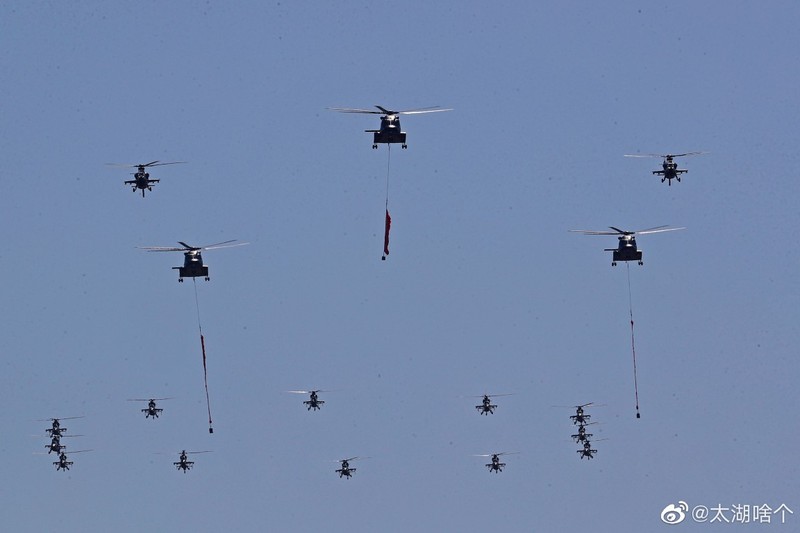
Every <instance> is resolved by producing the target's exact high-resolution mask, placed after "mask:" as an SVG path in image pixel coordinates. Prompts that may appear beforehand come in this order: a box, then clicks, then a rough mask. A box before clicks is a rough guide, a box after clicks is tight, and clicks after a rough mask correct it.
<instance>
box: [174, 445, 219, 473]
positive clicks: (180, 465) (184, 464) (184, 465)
mask: <svg viewBox="0 0 800 533" xmlns="http://www.w3.org/2000/svg"><path fill="white" fill-rule="evenodd" d="M210 451H211V450H203V451H200V452H187V451H186V450H181V454H180V457H178V461H177V462H174V463H172V464H174V465H175V468H177V469H178V470H183V473H184V474H185V473H186V471H187V470H191V468H192V466H194V461H189V454H190V453H209V452H210Z"/></svg>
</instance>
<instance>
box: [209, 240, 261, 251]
mask: <svg viewBox="0 0 800 533" xmlns="http://www.w3.org/2000/svg"><path fill="white" fill-rule="evenodd" d="M231 243H235V244H231ZM247 244H250V243H249V242H237V240H236V239H233V240H230V241H224V242H218V243H216V244H209V245H208V246H203V247H201V248H200V250H217V249H219V248H234V247H236V246H245V245H247Z"/></svg>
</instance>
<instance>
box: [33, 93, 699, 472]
mask: <svg viewBox="0 0 800 533" xmlns="http://www.w3.org/2000/svg"><path fill="white" fill-rule="evenodd" d="M375 108H376V109H377V110H372V109H361V108H343V107H335V108H329V109H330V110H333V111H337V112H341V113H358V114H375V115H380V128H379V129H374V130H365V132H367V133H372V134H373V144H372V148H373V149H377V148H378V145H379V144H387V145H391V144H400V145H401V148H402V149H407V148H408V145H407V134H406V132H404V131H402V128H401V126H400V116H401V115H415V114H428V113H437V112H444V111H451V110H452V109H449V108H441V107H440V106H433V107H425V108H416V109H406V110H401V111H396V110H391V109H388V108H386V107H382V106H377V105H376V106H375ZM703 153H705V152H686V153H681V154H664V155H661V154H642V155H631V154H626V157H661V158H662V159H663V162H662V168H661V170H654V171H653V174H654V175H657V176H660V177H661V181H662V183H663V182H664V181H667V182H668V185H670V186H671V185H672V180H673V179H674V180H676V181H677V182H679V183H680V181H681V175H683V174H685V173H687V172H688V170H687V169H680V168H678V164H677V162H675V158H678V157H684V156H693V155H700V154H703ZM181 163H185V161H168V162H161V161H158V160H154V161H151V162H149V163H143V164H134V165H120V164H111V165H114V166H122V167H126V168H136V172H134V173H133V176H134V179H132V180H126V181H125V182H124V183H125V184H126V185H129V186H131V187H132V190H133V192H136V191H137V190H140V191H141V193H142V197H143V198H144V197H145V191H152V190H153V185H155V184H157V183H159V182H160V180H159V179H155V178H151V177H150V174H149V172H148V169H150V168H152V167H157V166H163V165H174V164H181ZM387 184H388V181H387ZM386 219H387V222H386V230H385V233H386V236H385V244H384V248H385V252H384V257H383V259H385V256H386V255H387V254H388V233H389V221H390V218H389V213H388V185H387V211H386ZM609 229H610V230H611V231H605V230H602V231H593V230H570V231H572V232H578V233H582V234H585V235H611V236H616V237H617V238H618V240H619V244H618V246H617V248H608V249H605V251H610V252H612V253H613V255H612V266H616V264H617V263H618V262H630V261H637V262H638V263H639V265H642V264H643V261H642V255H643V254H642V250H640V249H639V248H638V247H637V243H636V236H637V235H646V234H653V233H661V232H667V231H676V230H681V229H685V228H673V227H669V226H656V227H653V228H648V229H644V230H635V231H629V230H623V229H620V228H617V227H614V226H610V227H609ZM178 244H179V245H180V247H175V246H145V247H139V248H140V249H143V250H146V251H149V252H182V253H183V254H184V264H183V266H176V267H172V268H173V270H178V281H179V282H183V281H184V279H185V278H193V279H194V278H198V277H201V278H204V279H205V280H206V281H209V280H210V277H209V268H208V266H207V265H205V264H204V263H203V258H202V255H201V252H203V251H207V250H215V249H221V248H231V247H237V246H243V245H246V244H248V243H246V242H238V241H237V240H228V241H223V242H219V243H215V244H210V245H204V246H193V245H190V244H187V243H185V242H182V241H179V242H178ZM198 315H199V312H198ZM202 341H203V338H202V329H201V342H202ZM204 350H205V348H204ZM203 357H204V361H205V351H204V353H203ZM287 392H290V393H295V394H308V395H309V399H308V400H305V401H303V404H304V405H305V406H306V409H307V410H308V411H312V410H313V411H318V410H320V409H321V408H322V406H323V405H324V404H325V401H323V400H321V399H320V398H319V396H318V395H319V393H321V392H328V391H324V390H321V389H315V390H292V391H287ZM508 395H509V394H495V395H490V394H484V395H482V396H479V397H481V398H482V399H481V403H480V404H479V405H476V406H475V409H476V410H477V411H478V413H479V414H480V415H487V416H488V415H490V414H494V412H495V410H496V409H497V408H498V405H497V404H495V403H492V397H493V396H494V397H500V396H508ZM169 399H172V398H147V399H144V398H134V399H130V400H129V401H140V402H147V407H145V408H143V409H141V411H142V413H143V414H144V415H145V418H146V419H147V418H152V419H153V420H155V419H157V418H159V416H160V415H161V413H162V412H163V409H162V408H160V407H158V406H157V403H156V402H157V401H162V400H169ZM590 405H592V403H588V404H583V405H578V406H575V408H576V413H575V415H573V416H571V417H570V418H571V419H572V421H573V424H574V425H576V426H578V429H577V433H576V434H573V435H572V438H573V440H574V441H575V442H576V443H578V444H581V445H582V449H579V450H578V453H579V454H580V456H581V458H582V459H583V458H587V459H592V458H593V457H594V454H595V453H596V452H597V450H595V449H593V448H592V443H591V440H590V439H591V438H592V437H593V434H591V433H589V432H588V430H587V428H588V426H590V425H592V424H595V422H589V419H590V418H591V415H589V414H586V413H585V412H584V408H586V407H588V406H590ZM637 416H638V414H637ZM51 420H52V427H51V428H49V429H48V430H47V431H48V433H49V434H50V436H51V442H50V444H48V445H46V448H48V454H49V453H52V452H55V453H58V454H59V461H57V462H54V465H56V466H57V470H68V469H69V466H71V465H72V464H73V462H72V461H69V460H68V458H67V455H66V451H65V449H66V446H65V445H62V444H61V440H60V439H61V438H62V437H64V436H66V435H63V432H64V431H66V428H61V427H60V422H59V420H58V419H51ZM209 422H210V411H209ZM209 432H213V430H211V429H210V430H209ZM70 436H77V435H70ZM85 451H91V450H78V451H76V452H73V453H80V452H85ZM209 451H210V450H204V451H196V452H190V451H186V450H182V451H181V453H180V454H179V460H178V461H177V462H174V463H173V464H174V466H175V467H176V468H177V469H178V470H181V471H183V472H184V473H186V472H187V471H188V470H190V469H191V468H192V467H193V465H194V461H190V460H189V458H188V456H189V454H195V453H208V452H209ZM517 453H519V452H499V453H490V454H480V455H478V456H479V457H490V462H489V463H487V464H486V465H485V466H486V467H487V468H488V470H489V472H493V473H499V472H502V471H503V469H504V468H505V466H506V463H505V462H501V457H503V456H506V455H512V454H517ZM357 459H359V457H351V458H348V459H341V460H339V461H338V462H339V463H340V468H338V469H336V473H338V474H339V477H340V478H342V477H346V478H348V479H349V478H350V477H352V476H353V474H354V473H355V471H356V468H354V467H351V466H350V462H351V461H354V460H357Z"/></svg>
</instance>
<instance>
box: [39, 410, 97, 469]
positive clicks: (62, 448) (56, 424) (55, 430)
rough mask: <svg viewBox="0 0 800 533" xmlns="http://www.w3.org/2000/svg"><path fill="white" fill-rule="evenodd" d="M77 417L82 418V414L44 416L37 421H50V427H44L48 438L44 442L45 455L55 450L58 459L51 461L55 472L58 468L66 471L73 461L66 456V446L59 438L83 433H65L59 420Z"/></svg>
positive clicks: (65, 429)
mask: <svg viewBox="0 0 800 533" xmlns="http://www.w3.org/2000/svg"><path fill="white" fill-rule="evenodd" d="M78 418H83V417H82V416H69V417H62V418H45V419H43V420H39V422H46V421H50V427H49V428H47V429H45V432H46V433H47V435H48V437H49V438H50V443H49V444H45V446H44V447H45V448H46V449H47V455H50V454H51V453H53V452H55V453H57V454H58V460H57V461H53V466H55V467H56V472H58V471H59V470H63V471H67V470H69V467H70V466H72V465H73V464H74V462H73V461H70V460H69V458H68V457H67V451H66V449H67V446H66V445H65V444H62V443H61V439H63V438H68V437H82V436H83V435H65V434H64V433H66V431H67V428H65V427H64V426H62V425H61V420H75V419H78ZM91 451H93V450H74V451H71V452H69V453H71V454H72V453H84V452H91Z"/></svg>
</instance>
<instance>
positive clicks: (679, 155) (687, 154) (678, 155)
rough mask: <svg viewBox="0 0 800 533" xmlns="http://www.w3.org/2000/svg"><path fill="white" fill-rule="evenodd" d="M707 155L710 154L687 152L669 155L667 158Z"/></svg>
mask: <svg viewBox="0 0 800 533" xmlns="http://www.w3.org/2000/svg"><path fill="white" fill-rule="evenodd" d="M707 153H708V152H686V153H683V154H669V155H667V156H665V157H687V156H690V155H702V154H707Z"/></svg>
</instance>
